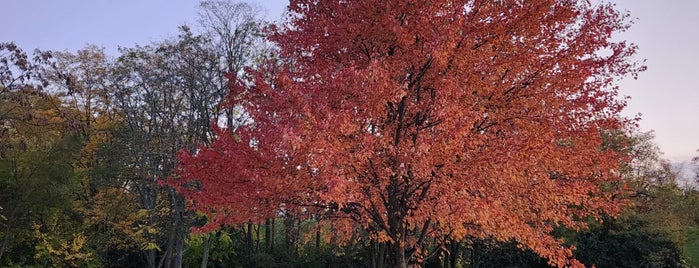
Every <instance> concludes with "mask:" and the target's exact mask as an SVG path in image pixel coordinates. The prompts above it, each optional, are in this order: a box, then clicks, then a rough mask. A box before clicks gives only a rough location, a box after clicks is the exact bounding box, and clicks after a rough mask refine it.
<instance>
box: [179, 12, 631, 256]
mask: <svg viewBox="0 0 699 268" xmlns="http://www.w3.org/2000/svg"><path fill="white" fill-rule="evenodd" d="M289 9H290V15H289V18H290V22H289V23H288V24H286V25H285V26H283V27H282V28H281V29H279V30H278V31H276V34H274V35H273V37H272V39H273V41H275V42H276V43H277V45H278V46H279V48H280V57H281V58H282V59H284V61H285V62H287V64H284V65H282V66H279V65H274V66H275V68H276V69H274V70H272V69H271V68H266V69H265V68H263V69H262V70H259V71H257V72H255V73H254V79H253V81H254V83H243V82H238V83H237V84H236V85H237V86H233V87H232V94H231V96H230V105H236V106H238V107H241V108H242V110H244V111H245V113H246V116H248V117H249V118H250V120H249V121H250V123H249V124H247V125H245V126H242V127H239V128H237V129H236V131H235V134H234V135H230V134H227V133H225V132H221V133H219V134H220V135H219V138H218V140H217V141H216V143H214V144H213V145H212V146H210V147H203V148H200V149H199V151H198V152H197V153H196V154H187V153H184V154H183V155H182V156H181V157H180V161H181V168H180V171H181V174H180V175H181V177H182V178H183V179H182V180H180V181H179V182H178V184H177V186H178V187H179V189H180V191H182V192H184V193H185V194H186V196H187V197H188V198H190V199H192V200H193V208H194V209H197V210H203V211H208V212H210V213H211V214H212V217H213V221H212V222H211V224H210V225H211V226H216V225H218V224H225V223H239V222H245V221H248V220H251V219H253V220H256V219H261V218H263V217H266V216H270V215H273V214H272V213H273V212H274V211H275V210H278V209H280V207H283V208H285V209H287V208H290V207H293V206H296V207H298V206H306V207H325V208H326V211H329V212H330V213H334V214H335V215H344V216H346V217H344V219H346V220H347V221H349V222H351V223H353V224H354V226H361V227H362V228H364V229H365V230H367V231H368V232H370V233H371V235H372V238H373V239H376V240H377V241H380V242H386V243H388V245H389V246H390V252H391V256H392V259H393V261H392V264H393V265H395V266H396V267H406V266H407V265H408V264H410V263H411V262H414V261H416V260H417V259H419V256H420V254H421V253H420V252H421V250H420V249H421V248H422V245H423V243H424V242H425V238H426V237H449V238H452V239H456V240H460V239H462V238H466V237H468V238H489V239H496V240H500V241H508V240H515V241H517V242H518V243H520V244H521V245H522V246H524V247H526V248H529V249H531V250H533V251H534V252H536V253H537V254H539V255H541V256H543V257H545V258H547V259H548V260H549V261H550V263H551V264H553V265H557V266H559V267H563V266H581V264H580V263H579V262H577V261H576V260H574V259H571V255H572V253H571V250H572V249H571V248H570V247H566V246H564V245H563V241H562V240H561V239H557V238H555V237H554V236H553V235H552V234H551V232H552V230H553V229H554V228H555V227H557V226H565V227H569V228H573V229H579V228H584V227H585V222H584V221H580V220H579V219H590V218H597V219H598V218H600V216H601V215H614V214H616V213H618V211H619V208H620V206H619V205H620V204H619V202H618V200H615V198H613V194H614V193H615V190H614V187H611V186H613V185H614V183H615V182H616V181H617V180H618V179H619V176H618V173H617V165H618V163H619V162H620V159H621V158H622V157H623V156H622V155H619V154H618V152H615V151H613V150H605V149H604V148H603V146H602V144H603V133H604V131H605V130H610V129H620V128H624V127H625V125H626V124H628V123H629V122H631V121H629V120H627V119H624V118H623V117H621V116H620V115H619V112H620V111H621V110H622V108H623V107H624V106H625V102H624V100H623V99H621V98H619V97H618V95H617V87H616V86H615V82H616V81H618V79H619V78H620V77H623V76H626V75H633V76H635V75H636V74H637V73H638V72H640V71H642V70H643V69H644V67H643V66H641V65H638V64H637V63H635V62H634V61H633V60H632V56H633V55H634V53H635V49H636V47H635V46H633V45H629V44H627V43H625V42H624V41H611V37H612V35H613V34H614V33H617V32H621V31H624V30H625V29H627V27H628V26H629V23H628V15H627V14H622V13H620V12H618V11H616V10H615V9H614V7H613V5H612V4H609V3H600V4H595V5H592V4H590V3H589V2H588V1H573V0H538V1H518V0H502V1H492V0H462V1H453V0H450V1H447V0H430V1H426V0H412V1H404V0H396V1H393V0H387V1H373V0H356V1H332V0H320V1H319V0H292V1H291V3H290V5H289ZM270 74H274V76H273V77H271V78H270ZM192 184H196V187H193V186H192ZM213 215H215V216H213Z"/></svg>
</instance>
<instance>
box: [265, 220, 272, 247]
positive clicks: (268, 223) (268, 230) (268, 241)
mask: <svg viewBox="0 0 699 268" xmlns="http://www.w3.org/2000/svg"><path fill="white" fill-rule="evenodd" d="M265 250H266V251H267V252H268V253H271V252H272V220H270V219H269V218H267V219H266V220H265Z"/></svg>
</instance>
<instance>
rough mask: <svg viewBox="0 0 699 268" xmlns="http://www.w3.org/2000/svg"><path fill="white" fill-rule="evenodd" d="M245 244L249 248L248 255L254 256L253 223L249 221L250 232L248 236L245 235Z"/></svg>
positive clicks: (248, 231)
mask: <svg viewBox="0 0 699 268" xmlns="http://www.w3.org/2000/svg"><path fill="white" fill-rule="evenodd" d="M245 244H246V245H247V247H248V249H247V250H248V254H249V255H252V253H253V243H252V221H248V230H247V234H246V235H245Z"/></svg>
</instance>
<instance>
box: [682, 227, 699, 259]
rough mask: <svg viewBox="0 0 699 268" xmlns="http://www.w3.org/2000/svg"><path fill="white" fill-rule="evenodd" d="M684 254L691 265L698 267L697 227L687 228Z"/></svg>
mask: <svg viewBox="0 0 699 268" xmlns="http://www.w3.org/2000/svg"><path fill="white" fill-rule="evenodd" d="M684 254H685V256H687V258H688V259H689V263H690V264H691V265H692V267H699V227H692V228H690V229H689V230H687V241H686V243H685V246H684Z"/></svg>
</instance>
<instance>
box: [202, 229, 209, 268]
mask: <svg viewBox="0 0 699 268" xmlns="http://www.w3.org/2000/svg"><path fill="white" fill-rule="evenodd" d="M210 249H211V234H207V235H206V239H205V240H204V253H203V254H202V257H201V268H206V266H207V265H208V262H209V250H210Z"/></svg>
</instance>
